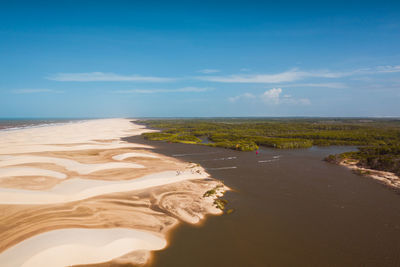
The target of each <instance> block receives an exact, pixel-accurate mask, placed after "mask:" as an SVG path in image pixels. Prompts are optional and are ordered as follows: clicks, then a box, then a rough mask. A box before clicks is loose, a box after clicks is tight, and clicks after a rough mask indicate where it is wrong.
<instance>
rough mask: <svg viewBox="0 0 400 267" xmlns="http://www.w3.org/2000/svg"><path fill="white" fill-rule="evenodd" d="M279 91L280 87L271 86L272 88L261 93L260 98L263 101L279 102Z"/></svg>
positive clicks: (280, 91) (280, 90)
mask: <svg viewBox="0 0 400 267" xmlns="http://www.w3.org/2000/svg"><path fill="white" fill-rule="evenodd" d="M281 93H282V89H281V88H272V89H270V90H268V91H265V92H264V93H263V94H262V95H261V99H262V100H263V101H264V102H265V103H273V104H279V100H280V94H281Z"/></svg>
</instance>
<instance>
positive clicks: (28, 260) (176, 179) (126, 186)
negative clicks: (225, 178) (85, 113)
mask: <svg viewBox="0 0 400 267" xmlns="http://www.w3.org/2000/svg"><path fill="white" fill-rule="evenodd" d="M132 121H133V120H130V119H104V120H90V121H84V122H82V121H80V122H79V123H78V122H76V123H69V124H65V125H53V126H47V127H36V128H29V129H21V130H15V131H12V132H11V131H3V132H0V137H2V139H1V140H0V174H1V175H0V212H2V214H3V215H4V218H3V219H2V220H1V222H0V226H1V227H2V229H4V231H3V232H2V233H1V237H2V239H1V240H2V242H0V251H2V252H1V253H0V263H1V265H2V266H10V267H11V266H13V267H14V266H15V260H17V261H18V262H19V263H18V264H17V265H18V266H36V265H37V263H38V262H46V258H48V257H50V256H49V255H51V257H52V258H55V259H56V260H55V261H54V262H52V263H51V264H52V267H53V266H65V265H81V264H108V263H113V264H117V265H118V264H122V263H136V264H144V263H146V262H149V260H150V259H151V257H152V253H151V251H154V250H159V249H163V248H165V247H167V246H168V244H169V242H168V240H169V238H170V232H171V230H172V229H174V228H176V227H177V226H178V225H179V224H180V223H182V222H185V223H188V224H200V223H201V222H202V221H204V220H205V217H206V216H207V215H209V214H215V215H217V214H222V211H221V210H220V209H218V208H217V207H215V204H214V201H215V199H217V198H218V197H219V196H221V195H222V194H223V193H224V192H225V191H226V190H229V188H227V187H226V186H224V185H223V184H222V183H221V182H220V181H218V180H215V179H212V178H211V177H210V176H209V174H208V173H207V172H206V171H205V170H204V168H202V167H201V166H200V165H197V164H191V163H188V162H184V161H182V160H181V159H175V158H173V157H168V156H164V155H162V154H157V153H154V152H153V151H152V149H153V148H152V147H151V146H147V145H140V144H135V143H128V142H126V141H124V140H122V139H121V138H124V137H130V136H139V135H140V134H141V133H143V132H150V131H153V130H149V129H146V128H145V127H144V126H141V125H136V124H134V123H133V122H132ZM33 171H35V172H36V175H28V174H30V173H34V172H33ZM217 187H218V188H219V189H218V193H217V194H215V195H212V196H209V197H204V194H205V192H207V191H209V190H212V189H215V188H217ZM116 228H119V229H122V228H123V229H127V231H128V230H129V229H131V230H132V231H137V232H132V234H131V235H130V236H131V239H129V240H128V239H126V238H122V237H119V238H118V237H116V238H115V239H111V240H108V241H107V242H106V243H104V242H103V243H98V242H100V241H98V242H97V243H96V242H95V243H93V244H89V245H87V244H86V245H85V244H84V243H82V242H83V241H82V240H80V236H86V238H84V240H92V239H93V240H96V238H100V237H101V236H103V237H106V236H109V235H110V233H112V231H113V229H116ZM67 229H71V230H70V231H69V230H68V233H69V234H62V233H64V232H66V231H67ZM72 229H77V230H76V231H75V230H72ZM94 229H98V231H97V232H96V231H94ZM101 229H103V230H101ZM100 230H101V231H100ZM143 231H144V232H148V233H150V234H152V235H153V234H155V235H157V236H160V237H161V238H162V239H163V240H164V245H163V246H161V245H160V243H158V245H157V244H156V243H154V242H153V241H149V240H150V239H151V238H150V239H148V238H145V237H143V234H141V233H142V232H143ZM77 232H79V233H80V234H79V235H77V234H76V233H77ZM94 232H96V233H95V234H93V233H94ZM144 232H143V233H144ZM111 235H112V234H111ZM47 236H57V238H54V239H55V240H56V241H57V242H53V243H52V242H50V243H52V244H51V245H49V242H46V240H48V237H47ZM71 236H72V237H71ZM141 236H142V237H143V238H144V239H143V238H142V239H141ZM138 238H139V239H138ZM74 239H75V240H74ZM135 240H136V241H135ZM146 240H147V241H146ZM81 241H82V242H81ZM132 242H133V243H135V244H136V243H137V244H138V245H137V246H133V245H132V244H133V243H132ZM138 242H139V243H138ZM143 242H144V243H143ZM148 242H150V243H148ZM147 243H148V245H144V244H147ZM112 244H114V245H112ZM140 244H142V245H140ZM151 244H153V245H151ZM107 246H108V247H107ZM110 246H111V247H110ZM78 247H80V248H81V249H76V248H78ZM100 247H103V248H110V249H111V248H112V249H111V250H112V251H114V252H113V253H111V254H110V255H108V257H106V258H104V257H102V256H104V255H103V254H104V253H99V251H100V250H99V249H100ZM130 247H131V248H132V249H131V250H129V248H130ZM30 249H33V250H34V251H36V253H35V254H32V253H31V254H29V253H27V252H29V251H30ZM66 250H68V251H73V252H74V255H75V256H74V255H68V257H67V256H66V254H65V251H66ZM83 251H85V253H83ZM96 251H97V252H96ZM85 254H88V255H89V254H90V255H92V256H90V257H87V258H86V257H85ZM17 255H19V256H17ZM21 255H23V256H22V257H21ZM96 255H97V257H96ZM13 262H14V263H13ZM35 264H36V265H35Z"/></svg>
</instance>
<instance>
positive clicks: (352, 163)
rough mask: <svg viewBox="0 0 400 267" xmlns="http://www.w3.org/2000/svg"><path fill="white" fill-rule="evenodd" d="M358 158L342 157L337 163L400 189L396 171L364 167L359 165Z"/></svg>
mask: <svg viewBox="0 0 400 267" xmlns="http://www.w3.org/2000/svg"><path fill="white" fill-rule="evenodd" d="M357 163H358V162H357V160H350V159H342V160H341V161H340V162H338V163H337V164H339V165H342V166H345V167H346V168H348V169H350V170H352V171H353V172H354V173H356V174H358V175H362V176H366V177H370V178H372V179H375V180H376V181H378V182H380V183H382V184H384V185H386V186H388V187H389V188H392V189H395V190H397V191H398V190H400V177H399V176H397V175H396V174H395V173H392V172H386V171H378V170H373V169H369V168H363V167H359V166H357Z"/></svg>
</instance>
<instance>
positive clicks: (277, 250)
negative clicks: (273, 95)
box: [127, 137, 400, 267]
mask: <svg viewBox="0 0 400 267" xmlns="http://www.w3.org/2000/svg"><path fill="white" fill-rule="evenodd" d="M127 140H128V141H129V140H130V141H132V142H135V143H145V144H149V145H152V146H154V147H155V149H154V152H157V153H162V154H165V155H168V156H173V157H176V158H180V159H182V160H184V161H191V162H196V163H199V164H201V165H202V166H203V167H204V168H206V170H207V172H208V173H210V174H211V176H212V177H213V178H216V179H219V180H223V181H224V183H225V184H226V185H227V186H229V187H231V188H232V189H233V190H234V191H231V192H228V193H226V195H225V196H224V198H225V199H227V200H228V201H229V204H228V207H227V208H228V209H230V208H233V209H234V212H233V213H231V214H224V215H222V216H209V217H208V218H207V219H206V220H205V223H204V224H202V225H201V226H192V225H189V224H181V225H180V226H179V227H177V228H176V229H175V230H174V231H173V233H172V235H171V238H170V244H169V246H168V247H167V248H166V249H165V250H162V251H157V252H155V253H154V260H153V262H152V263H151V266H152V267H159V266H400V194H399V193H397V192H394V191H393V190H391V189H389V188H387V187H385V186H383V185H381V184H379V183H378V182H376V181H374V180H373V179H371V178H367V177H362V176H358V175H355V174H353V173H352V172H351V171H349V170H348V169H346V168H345V167H342V166H337V165H333V164H330V163H327V162H324V161H323V158H324V157H325V156H327V155H329V154H336V153H341V152H344V151H349V150H354V148H350V147H322V148H321V147H313V148H311V149H300V150H276V149H267V148H261V149H260V153H259V154H258V155H256V154H255V152H238V151H233V150H227V149H222V148H211V147H206V146H199V145H185V144H169V143H165V142H156V141H146V140H143V139H142V138H141V137H131V138H127Z"/></svg>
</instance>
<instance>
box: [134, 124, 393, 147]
mask: <svg viewBox="0 0 400 267" xmlns="http://www.w3.org/2000/svg"><path fill="white" fill-rule="evenodd" d="M140 123H144V124H146V125H147V126H149V127H152V128H157V129H160V130H161V131H162V132H161V133H152V134H145V137H146V138H148V139H151V140H166V141H171V142H185V143H188V142H189V143H197V144H204V142H202V140H204V139H206V140H208V141H209V142H206V145H209V146H219V147H226V148H231V149H238V150H244V151H249V150H255V149H257V148H258V147H259V146H267V147H274V148H282V149H292V148H307V147H311V146H313V145H318V146H330V145H355V146H366V145H368V146H377V147H380V146H385V145H386V146H387V145H390V144H398V143H400V121H399V120H379V119H376V120H371V119H368V120H365V119H330V120H328V119H178V120H145V121H140Z"/></svg>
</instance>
